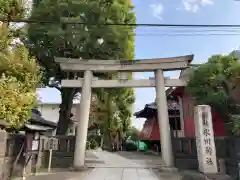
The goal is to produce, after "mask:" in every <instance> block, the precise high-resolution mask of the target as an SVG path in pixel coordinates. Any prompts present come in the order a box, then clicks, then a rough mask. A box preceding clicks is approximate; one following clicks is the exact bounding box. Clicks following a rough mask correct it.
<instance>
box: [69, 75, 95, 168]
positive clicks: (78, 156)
mask: <svg viewBox="0 0 240 180" xmlns="http://www.w3.org/2000/svg"><path fill="white" fill-rule="evenodd" d="M92 77H93V73H92V71H90V70H86V71H85V72H84V78H83V86H82V92H81V100H80V107H79V111H78V110H77V113H78V116H77V118H78V126H77V135H76V143H75V152H74V164H73V165H74V168H82V167H84V165H85V163H84V161H85V151H86V142H87V131H88V119H89V112H90V105H91V84H92Z"/></svg>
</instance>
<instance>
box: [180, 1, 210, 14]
mask: <svg viewBox="0 0 240 180" xmlns="http://www.w3.org/2000/svg"><path fill="white" fill-rule="evenodd" d="M212 4H213V0H182V5H183V9H184V10H185V11H187V12H193V13H195V12H197V11H198V10H199V9H200V8H201V7H203V6H208V5H212ZM177 9H178V10H179V9H180V8H177Z"/></svg>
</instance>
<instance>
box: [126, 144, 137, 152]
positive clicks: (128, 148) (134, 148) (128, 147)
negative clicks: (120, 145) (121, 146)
mask: <svg viewBox="0 0 240 180" xmlns="http://www.w3.org/2000/svg"><path fill="white" fill-rule="evenodd" d="M125 148H126V151H137V149H138V148H137V145H135V144H133V143H126V145H125Z"/></svg>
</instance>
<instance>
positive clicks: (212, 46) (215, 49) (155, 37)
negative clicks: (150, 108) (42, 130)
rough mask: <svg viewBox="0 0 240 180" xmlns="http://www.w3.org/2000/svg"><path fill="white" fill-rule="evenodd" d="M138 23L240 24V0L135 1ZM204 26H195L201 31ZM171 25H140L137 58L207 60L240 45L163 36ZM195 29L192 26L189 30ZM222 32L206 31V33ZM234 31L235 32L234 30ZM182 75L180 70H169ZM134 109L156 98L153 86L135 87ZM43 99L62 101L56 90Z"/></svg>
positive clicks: (232, 40)
mask: <svg viewBox="0 0 240 180" xmlns="http://www.w3.org/2000/svg"><path fill="white" fill-rule="evenodd" d="M132 2H133V4H134V5H135V10H134V11H135V12H136V14H137V23H156V24H159V23H165V24H240V19H239V17H240V11H239V9H240V2H236V1H234V0H133V1H132ZM199 30H200V29H199V28H198V29H195V31H199ZM169 31H175V32H176V31H179V29H178V30H173V29H169V28H160V27H158V28H157V27H155V28H150V27H148V28H146V27H139V28H137V30H136V33H137V36H136V42H135V45H136V46H135V58H136V59H144V58H158V57H172V56H181V55H187V54H194V55H195V57H194V61H193V63H202V62H205V61H206V60H207V59H208V57H209V56H211V55H214V54H226V53H229V52H231V51H232V50H234V49H237V48H238V47H239V45H240V36H210V35H208V36H193V35H191V36H161V34H164V33H165V34H166V33H169ZM189 31H193V30H192V29H190V30H188V34H191V32H190V33H189ZM200 33H201V32H200ZM209 33H210V34H216V33H218V32H206V33H205V34H209ZM230 33H231V32H230ZM166 75H167V76H171V77H178V73H177V72H171V73H166ZM134 76H135V78H137V79H140V78H148V77H151V76H153V73H149V72H145V73H135V74H134ZM135 92H136V102H135V105H134V111H136V110H140V109H141V108H143V107H144V105H145V104H146V103H150V102H152V101H154V99H155V90H154V89H153V88H139V89H135ZM40 97H41V99H42V101H43V102H46V101H47V102H60V94H59V93H58V91H56V90H50V89H45V90H41V91H40ZM143 123H144V120H143V119H135V118H133V125H134V126H136V127H137V128H141V127H142V124H143Z"/></svg>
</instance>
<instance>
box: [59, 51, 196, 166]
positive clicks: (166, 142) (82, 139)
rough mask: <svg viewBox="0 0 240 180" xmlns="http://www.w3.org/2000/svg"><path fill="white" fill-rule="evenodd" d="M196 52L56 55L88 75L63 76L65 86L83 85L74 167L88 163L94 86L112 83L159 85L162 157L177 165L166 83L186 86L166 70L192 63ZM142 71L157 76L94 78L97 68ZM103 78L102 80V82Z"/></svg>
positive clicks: (63, 63)
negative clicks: (140, 56) (144, 56)
mask: <svg viewBox="0 0 240 180" xmlns="http://www.w3.org/2000/svg"><path fill="white" fill-rule="evenodd" d="M192 59H193V55H188V56H180V57H174V58H162V59H149V60H138V61H115V60H80V59H66V58H56V60H55V61H56V62H59V63H60V66H61V68H62V70H64V71H75V72H76V71H77V72H79V71H84V78H83V80H82V79H78V80H69V79H68V80H63V81H62V86H63V87H82V92H81V102H80V106H79V111H77V118H78V121H79V122H78V126H77V129H78V130H77V135H76V144H75V153H74V167H75V168H76V169H79V168H83V167H84V165H85V151H86V141H87V129H88V120H89V111H90V104H91V88H98V87H99V88H109V87H116V88H117V87H155V88H156V102H157V110H158V120H159V130H160V135H161V150H162V159H163V161H164V163H165V165H166V166H167V167H173V166H174V164H173V153H172V143H171V134H170V126H169V121H168V119H169V118H168V109H167V98H166V93H165V86H185V85H186V83H185V82H184V81H181V80H178V79H174V80H173V79H164V76H163V71H164V70H165V71H166V70H168V71H169V70H181V69H184V68H187V67H188V64H189V62H191V61H192ZM96 71H97V72H99V71H101V72H104V71H105V72H109V71H119V72H129V71H130V72H139V71H154V73H155V79H154V80H153V79H149V80H128V79H125V80H124V81H122V80H94V78H93V72H96ZM100 82H101V83H100Z"/></svg>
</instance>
